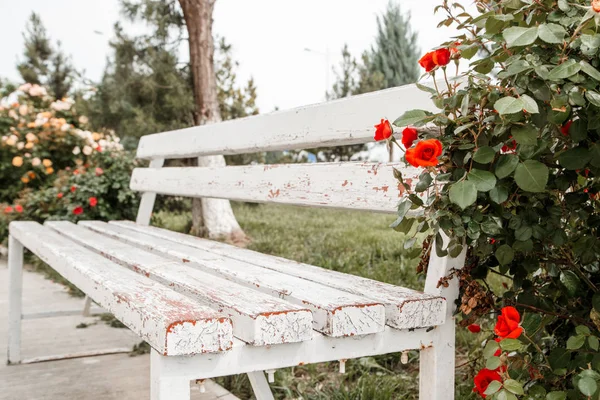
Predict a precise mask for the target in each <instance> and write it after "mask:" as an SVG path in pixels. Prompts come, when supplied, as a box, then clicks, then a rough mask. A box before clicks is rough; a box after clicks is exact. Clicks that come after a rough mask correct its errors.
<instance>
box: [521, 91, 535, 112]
mask: <svg viewBox="0 0 600 400" xmlns="http://www.w3.org/2000/svg"><path fill="white" fill-rule="evenodd" d="M521 102H522V103H523V109H524V110H525V111H527V112H528V113H529V114H538V113H539V112H540V110H539V108H538V105H537V103H536V101H535V100H534V99H533V98H531V97H530V96H527V95H526V94H522V95H521Z"/></svg>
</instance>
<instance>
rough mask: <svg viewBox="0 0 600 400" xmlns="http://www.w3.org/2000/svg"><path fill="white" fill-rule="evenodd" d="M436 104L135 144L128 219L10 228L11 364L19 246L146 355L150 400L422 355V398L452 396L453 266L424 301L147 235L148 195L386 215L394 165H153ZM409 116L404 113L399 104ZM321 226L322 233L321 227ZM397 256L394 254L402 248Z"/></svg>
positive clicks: (360, 281) (363, 131)
mask: <svg viewBox="0 0 600 400" xmlns="http://www.w3.org/2000/svg"><path fill="white" fill-rule="evenodd" d="M414 107H417V108H422V109H431V107H432V106H431V104H430V100H429V99H428V95H427V94H426V93H423V92H421V91H419V90H417V89H416V88H415V87H414V86H406V87H401V88H396V89H390V90H385V91H381V92H377V93H372V94H366V95H362V96H356V97H352V98H347V99H343V100H337V101H332V102H328V103H324V104H320V105H314V106H308V107H301V108H298V109H294V110H290V111H284V112H275V113H271V114H266V115H260V116H255V117H250V118H245V119H240V120H236V121H230V122H223V123H219V124H214V125H206V126H200V127H193V128H189V129H184V130H179V131H173V132H165V133H159V134H154V135H149V136H145V137H143V138H142V139H141V141H140V145H139V147H138V151H137V156H138V157H139V158H142V159H150V160H151V163H150V167H149V168H138V169H136V170H135V171H134V173H133V176H132V179H131V187H132V189H134V190H138V191H142V192H144V194H143V196H142V202H141V205H140V209H139V214H138V218H137V222H136V223H134V222H130V221H111V222H110V223H105V222H97V221H96V222H94V221H86V222H80V223H79V224H77V225H76V224H72V223H70V222H56V221H55V222H47V223H45V224H44V225H40V224H38V223H36V222H13V223H12V224H11V225H10V240H9V268H10V285H11V290H10V293H11V298H10V315H9V324H10V326H9V348H8V351H9V352H8V360H9V363H19V362H20V361H21V357H20V321H21V319H22V318H23V314H22V310H21V270H22V264H23V247H25V248H27V249H29V250H30V251H32V252H33V253H34V254H36V255H37V256H38V257H40V258H41V259H42V260H44V261H45V262H46V263H48V264H49V265H50V266H52V267H53V268H54V269H56V270H57V271H58V272H59V273H60V274H61V275H63V276H64V277H65V278H67V279H68V280H69V281H71V282H72V283H73V284H75V285H76V286H77V287H79V288H80V289H81V290H82V291H84V292H85V293H86V294H87V295H88V296H90V297H91V298H92V299H93V300H94V301H95V302H97V303H98V304H99V305H100V306H102V307H104V308H106V309H107V310H109V311H110V312H111V313H113V314H114V315H115V316H116V317H117V318H118V319H119V320H121V321H122V322H123V323H124V324H125V325H127V326H128V327H129V328H130V329H131V330H133V331H134V332H135V333H137V334H138V335H139V336H140V337H141V338H143V339H144V340H145V341H147V342H148V343H149V344H150V345H151V347H152V349H153V350H152V355H151V375H152V388H151V393H152V399H154V400H159V399H160V400H166V399H169V400H171V399H173V400H174V399H178V400H179V399H181V400H183V399H186V400H187V399H189V396H190V381H191V380H197V379H206V378H211V377H218V376H224V375H231V374H241V373H246V374H248V375H249V377H250V381H251V383H252V386H253V389H254V392H255V394H256V397H257V398H258V399H259V400H264V399H272V398H273V396H272V394H271V391H270V389H269V386H268V382H267V379H266V378H265V375H264V372H263V371H268V372H269V373H270V374H271V373H272V372H271V371H272V370H275V369H277V368H284V367H290V366H295V365H303V364H309V363H317V362H325V361H336V360H339V361H340V362H341V369H343V365H344V362H345V360H348V359H354V358H358V357H364V356H373V355H378V354H385V353H391V352H400V351H405V350H410V349H418V350H421V357H420V397H421V398H422V399H436V400H437V399H440V400H441V399H452V398H453V393H454V340H455V333H454V319H453V316H452V314H453V309H454V301H455V299H456V298H457V295H458V285H457V283H456V282H455V281H454V280H452V281H450V284H449V286H447V287H443V286H440V287H438V282H439V280H440V278H442V277H444V276H446V275H447V274H448V272H449V271H450V270H451V269H453V268H461V267H462V264H463V262H464V254H462V255H461V256H460V257H458V258H454V259H451V258H438V257H437V256H436V255H435V252H432V254H431V259H430V264H429V269H428V273H427V279H426V285H425V292H424V293H422V292H417V291H415V290H411V289H406V288H402V287H397V286H394V285H389V284H385V283H381V282H376V281H373V280H369V279H365V278H361V277H358V276H353V275H347V274H343V273H339V272H335V271H330V270H326V269H322V268H319V267H317V266H311V265H306V264H301V263H297V262H295V261H290V260H286V259H283V258H280V257H274V256H270V255H264V254H260V253H256V252H253V251H250V250H246V249H241V248H237V247H233V246H230V245H227V244H223V243H220V242H215V241H210V240H205V239H199V238H196V237H192V236H188V235H183V234H180V233H176V232H170V231H167V230H164V229H159V228H156V227H150V226H148V224H149V221H150V215H151V212H152V208H153V205H154V200H155V197H156V194H157V193H159V194H166V195H177V196H191V197H213V198H227V199H233V200H242V201H251V202H266V203H285V204H294V205H301V206H313V207H334V208H343V209H353V210H366V211H378V212H386V213H395V212H396V208H397V204H398V202H399V200H400V199H401V198H402V197H403V196H404V194H405V193H404V190H403V188H401V187H399V185H398V182H397V181H396V180H395V178H394V176H393V173H392V168H393V167H396V168H398V169H400V170H402V171H403V174H404V177H405V181H406V182H408V183H409V184H411V181H414V182H416V181H417V179H418V178H417V177H418V175H419V173H420V171H419V170H417V169H414V168H407V167H406V166H404V164H377V163H363V162H358V163H356V162H352V163H350V162H349V163H327V164H325V163H323V164H288V165H251V166H226V167H188V168H175V167H171V168H161V167H162V165H163V162H164V160H165V159H173V158H184V157H198V156H205V155H214V154H240V153H248V152H257V151H270V150H291V149H303V148H314V147H323V146H334V145H344V144H357V143H364V142H369V141H372V140H373V139H372V138H373V125H374V123H376V122H377V121H379V119H380V118H381V117H382V116H384V117H385V116H388V117H391V116H394V115H399V114H400V113H402V112H403V111H404V109H408V108H414ZM403 108H404V109H403ZM324 228H326V227H324ZM399 245H400V244H399Z"/></svg>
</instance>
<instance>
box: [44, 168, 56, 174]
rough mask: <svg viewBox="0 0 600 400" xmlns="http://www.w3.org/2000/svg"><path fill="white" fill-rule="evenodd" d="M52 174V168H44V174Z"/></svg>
mask: <svg viewBox="0 0 600 400" xmlns="http://www.w3.org/2000/svg"><path fill="white" fill-rule="evenodd" d="M53 172H54V169H53V168H52V167H48V168H46V174H48V175H50V174H51V173H53Z"/></svg>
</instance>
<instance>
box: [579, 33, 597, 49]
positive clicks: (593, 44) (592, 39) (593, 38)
mask: <svg viewBox="0 0 600 400" xmlns="http://www.w3.org/2000/svg"><path fill="white" fill-rule="evenodd" d="M581 44H583V45H584V46H587V47H589V48H590V49H597V48H598V47H600V34H594V35H586V34H583V35H581Z"/></svg>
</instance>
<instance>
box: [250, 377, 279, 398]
mask: <svg viewBox="0 0 600 400" xmlns="http://www.w3.org/2000/svg"><path fill="white" fill-rule="evenodd" d="M247 375H248V379H250V384H251V385H252V390H253V391H254V395H255V396H256V400H273V399H274V398H273V393H272V392H271V388H270V387H269V382H267V378H266V377H265V373H264V372H262V371H254V372H248V374H247Z"/></svg>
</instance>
